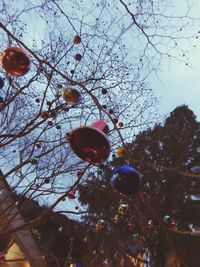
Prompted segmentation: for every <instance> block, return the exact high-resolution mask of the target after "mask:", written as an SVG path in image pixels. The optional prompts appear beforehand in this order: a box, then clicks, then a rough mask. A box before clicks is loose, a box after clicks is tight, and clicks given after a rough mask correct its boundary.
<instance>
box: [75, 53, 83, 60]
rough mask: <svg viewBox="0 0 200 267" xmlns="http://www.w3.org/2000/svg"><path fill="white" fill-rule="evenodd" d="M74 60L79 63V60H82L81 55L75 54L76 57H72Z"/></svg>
mask: <svg viewBox="0 0 200 267" xmlns="http://www.w3.org/2000/svg"><path fill="white" fill-rule="evenodd" d="M74 58H75V59H76V60H77V61H81V59H82V55H81V54H76V55H75V56H74Z"/></svg>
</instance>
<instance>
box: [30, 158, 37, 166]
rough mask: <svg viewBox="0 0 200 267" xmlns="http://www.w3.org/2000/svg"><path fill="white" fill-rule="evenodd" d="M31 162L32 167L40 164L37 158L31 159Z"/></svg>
mask: <svg viewBox="0 0 200 267" xmlns="http://www.w3.org/2000/svg"><path fill="white" fill-rule="evenodd" d="M30 162H31V164H32V165H36V164H37V163H38V159H37V158H36V157H32V158H31V159H30Z"/></svg>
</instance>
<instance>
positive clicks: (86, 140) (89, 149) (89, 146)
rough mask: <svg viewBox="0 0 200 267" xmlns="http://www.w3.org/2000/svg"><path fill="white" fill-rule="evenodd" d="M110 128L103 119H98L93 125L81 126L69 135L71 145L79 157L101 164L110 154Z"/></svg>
mask: <svg viewBox="0 0 200 267" xmlns="http://www.w3.org/2000/svg"><path fill="white" fill-rule="evenodd" d="M108 130H109V128H108V125H107V124H106V123H105V122H104V121H103V120H98V121H96V122H94V123H93V124H92V125H91V126H83V127H79V128H77V129H75V130H73V131H72V133H71V134H70V136H69V143H70V146H71V148H72V150H73V151H74V152H75V153H76V155H77V156H78V157H79V158H81V159H83V160H85V161H87V162H90V163H93V164H100V163H102V162H104V161H105V160H106V159H107V158H108V156H109V154H110V144H109V141H108V138H107V135H106V134H107V133H108Z"/></svg>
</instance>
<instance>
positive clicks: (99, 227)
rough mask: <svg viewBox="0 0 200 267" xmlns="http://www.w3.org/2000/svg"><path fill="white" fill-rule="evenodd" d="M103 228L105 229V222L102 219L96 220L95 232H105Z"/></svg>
mask: <svg viewBox="0 0 200 267" xmlns="http://www.w3.org/2000/svg"><path fill="white" fill-rule="evenodd" d="M105 228H106V222H105V221H104V220H102V219H100V220H98V222H97V224H96V230H97V232H102V231H104V230H105Z"/></svg>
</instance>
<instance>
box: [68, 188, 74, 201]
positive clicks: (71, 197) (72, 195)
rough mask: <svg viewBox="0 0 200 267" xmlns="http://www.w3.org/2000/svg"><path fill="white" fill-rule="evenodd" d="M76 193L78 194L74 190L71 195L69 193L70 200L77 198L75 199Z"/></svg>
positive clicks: (70, 192)
mask: <svg viewBox="0 0 200 267" xmlns="http://www.w3.org/2000/svg"><path fill="white" fill-rule="evenodd" d="M75 193H76V190H75V189H72V190H70V191H69V193H68V195H67V196H68V198H69V199H75V198H76V197H75Z"/></svg>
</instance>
